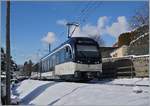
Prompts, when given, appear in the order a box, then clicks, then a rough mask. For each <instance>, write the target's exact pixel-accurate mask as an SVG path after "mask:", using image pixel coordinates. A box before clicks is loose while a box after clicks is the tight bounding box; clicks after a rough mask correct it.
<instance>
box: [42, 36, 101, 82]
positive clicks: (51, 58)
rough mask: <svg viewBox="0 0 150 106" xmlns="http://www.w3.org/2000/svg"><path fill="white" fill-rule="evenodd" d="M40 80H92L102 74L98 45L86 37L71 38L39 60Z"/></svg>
mask: <svg viewBox="0 0 150 106" xmlns="http://www.w3.org/2000/svg"><path fill="white" fill-rule="evenodd" d="M39 65H40V66H39V67H40V78H41V79H51V78H54V79H55V78H59V79H64V80H92V79H95V78H100V76H101V74H102V56H101V51H100V48H99V44H98V43H97V42H96V41H95V40H93V39H91V38H88V37H71V38H69V39H68V40H67V41H66V42H64V43H63V44H61V45H60V46H58V47H57V48H55V49H54V50H52V51H51V52H50V53H49V54H47V55H45V56H44V57H42V58H41V59H40V62H39Z"/></svg>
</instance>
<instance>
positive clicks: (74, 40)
mask: <svg viewBox="0 0 150 106" xmlns="http://www.w3.org/2000/svg"><path fill="white" fill-rule="evenodd" d="M77 40H90V41H93V42H94V41H95V40H93V39H92V38H89V37H71V38H69V39H68V40H67V41H65V42H64V43H62V44H61V45H59V46H58V47H56V48H55V49H53V50H52V51H51V52H49V53H48V54H46V55H45V56H43V57H42V58H41V59H43V58H45V57H46V56H47V55H49V54H51V53H52V52H54V51H55V50H57V49H58V48H60V47H61V46H63V45H64V44H67V43H71V42H76V41H77Z"/></svg>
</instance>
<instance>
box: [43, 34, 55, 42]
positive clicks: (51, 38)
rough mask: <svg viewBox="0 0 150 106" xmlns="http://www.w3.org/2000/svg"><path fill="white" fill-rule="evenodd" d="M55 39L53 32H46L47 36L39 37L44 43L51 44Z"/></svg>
mask: <svg viewBox="0 0 150 106" xmlns="http://www.w3.org/2000/svg"><path fill="white" fill-rule="evenodd" d="M55 40H56V38H55V33H53V32H48V33H47V36H44V37H43V38H42V39H41V41H42V42H43V43H46V44H51V43H53V42H54V41H55Z"/></svg>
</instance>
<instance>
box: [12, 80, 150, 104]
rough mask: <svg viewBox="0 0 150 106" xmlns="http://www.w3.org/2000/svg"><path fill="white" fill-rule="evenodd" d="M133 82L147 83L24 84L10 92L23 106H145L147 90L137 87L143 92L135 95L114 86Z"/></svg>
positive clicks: (51, 82)
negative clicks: (15, 95) (16, 96)
mask: <svg viewBox="0 0 150 106" xmlns="http://www.w3.org/2000/svg"><path fill="white" fill-rule="evenodd" d="M104 82H105V83H104ZM135 82H137V83H139V84H141V85H143V84H144V85H146V84H148V85H149V80H148V79H139V78H134V79H115V80H113V81H111V80H107V81H103V82H102V81H98V82H96V83H74V82H54V81H38V80H24V81H22V82H21V83H20V85H19V86H18V87H16V89H14V90H13V92H17V93H18V94H19V95H18V97H19V99H20V100H21V101H20V103H21V104H22V105H27V104H32V105H111V106H112V105H115V106H118V105H119V106H120V105H128V106H131V105H140V106H141V105H142V106H148V104H149V92H148V90H149V88H150V87H146V86H139V87H140V89H141V90H142V92H141V93H135V92H133V89H134V88H133V86H126V85H124V86H120V85H116V84H118V83H119V84H134V83H135ZM113 84H114V85H113ZM134 87H135V86H134ZM136 89H137V87H136Z"/></svg>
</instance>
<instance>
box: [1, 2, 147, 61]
mask: <svg viewBox="0 0 150 106" xmlns="http://www.w3.org/2000/svg"><path fill="white" fill-rule="evenodd" d="M99 2H101V1H99ZM99 2H90V3H89V2H81V1H79V2H75V1H74V2H73V1H72V2H48V1H47V2H46V1H45V2H42V1H41V2H33V1H24V2H20V1H14V2H11V34H10V35H11V52H12V53H11V54H12V56H13V58H14V59H15V61H16V62H17V63H18V64H23V63H24V61H25V59H27V58H31V59H32V58H33V57H34V58H36V56H35V54H36V55H37V54H38V53H39V54H40V55H41V56H42V55H44V54H46V51H44V49H45V48H46V47H45V45H44V44H43V43H42V42H41V39H42V38H43V37H44V36H46V35H47V33H48V32H53V33H54V34H55V39H56V41H55V42H54V43H53V44H52V48H55V47H57V46H58V45H60V44H61V43H62V42H64V41H66V40H67V36H66V35H67V31H66V30H67V29H66V27H64V26H63V25H60V24H58V23H57V22H58V21H60V20H67V21H75V20H76V17H78V16H79V15H80V14H81V10H83V9H84V8H86V7H87V6H88V5H89V7H90V6H91V9H89V10H88V12H87V13H86V14H87V17H88V18H87V20H86V22H84V23H81V26H80V27H81V28H82V27H84V26H86V25H87V24H88V25H90V26H92V27H97V22H98V20H99V19H103V18H100V17H106V18H105V19H106V20H107V22H105V23H104V24H107V25H105V27H108V29H109V31H108V32H107V33H102V34H101V37H102V39H103V40H104V41H105V46H112V44H114V43H115V42H116V41H117V36H115V35H113V34H115V32H113V31H114V30H113V29H114V27H113V26H115V25H116V24H114V23H117V22H118V20H119V19H120V20H122V19H123V20H124V21H125V22H124V21H123V22H124V23H125V25H126V23H128V22H129V19H130V17H131V16H132V15H133V14H134V13H135V10H136V9H138V8H140V7H141V6H143V3H145V2H142V1H138V2H133V1H132V2H127V1H125V2H113V1H112V2H108V1H107V2H101V3H99ZM92 3H93V4H92ZM98 3H99V4H98ZM94 6H95V7H94ZM1 7H2V8H1V9H2V13H1V14H2V17H1V19H2V46H3V47H5V22H6V20H5V16H6V3H5V2H2V4H1ZM119 17H120V18H119ZM118 23H119V22H118ZM117 25H120V24H117ZM116 28H117V27H116ZM125 29H127V28H125ZM112 30H113V31H112ZM118 30H119V29H118ZM122 31H124V30H122ZM111 34H112V35H111Z"/></svg>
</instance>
